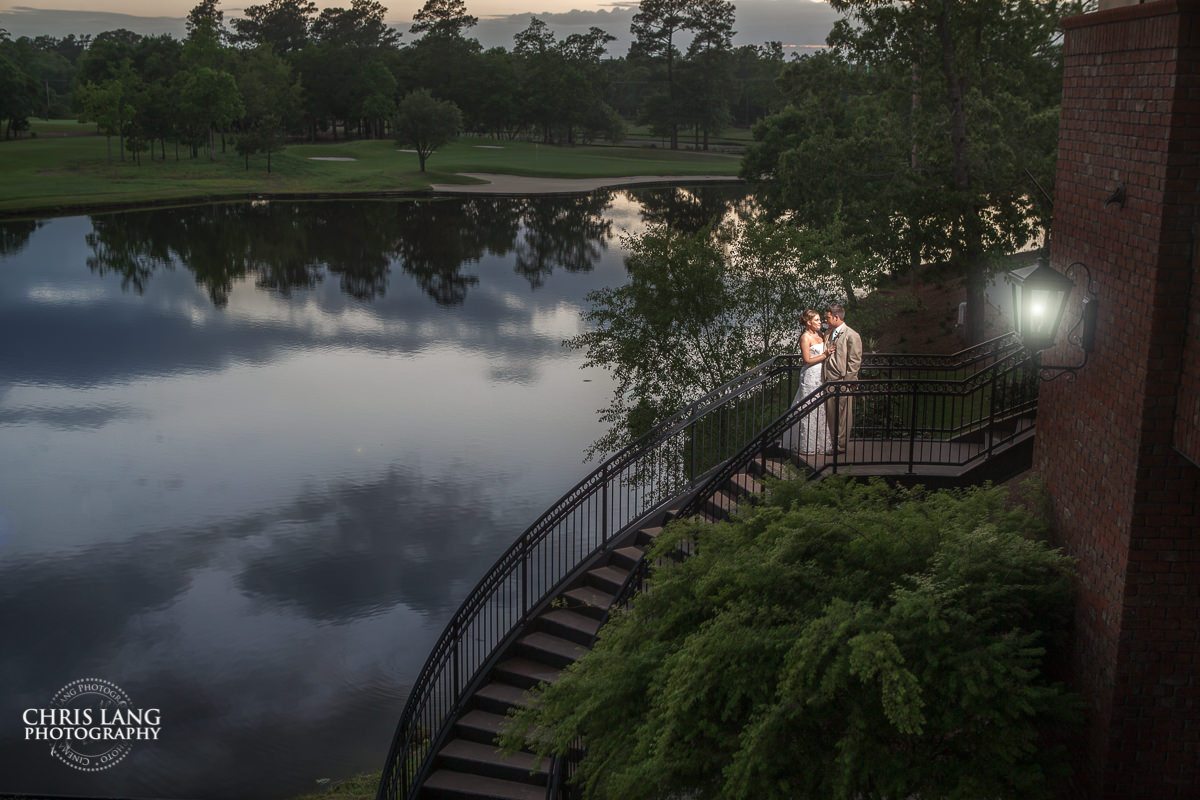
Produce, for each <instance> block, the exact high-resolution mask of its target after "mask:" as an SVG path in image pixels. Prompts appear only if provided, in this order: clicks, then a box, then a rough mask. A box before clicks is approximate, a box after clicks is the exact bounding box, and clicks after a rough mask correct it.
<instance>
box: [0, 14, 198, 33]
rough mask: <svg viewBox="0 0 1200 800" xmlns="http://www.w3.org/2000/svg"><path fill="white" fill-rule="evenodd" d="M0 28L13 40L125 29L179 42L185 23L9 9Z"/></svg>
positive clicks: (131, 16)
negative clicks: (26, 37)
mask: <svg viewBox="0 0 1200 800" xmlns="http://www.w3.org/2000/svg"><path fill="white" fill-rule="evenodd" d="M0 28H4V29H5V30H7V31H8V32H9V33H10V34H11V35H12V37H13V38H14V39H15V38H18V37H21V36H29V37H31V38H32V37H35V36H41V35H50V36H66V35H68V34H72V33H73V34H75V35H77V36H81V35H84V34H91V35H93V36H95V35H96V34H98V33H103V32H104V31H113V30H117V29H118V28H125V29H127V30H131V31H133V32H134V33H140V34H142V35H143V36H159V35H161V34H164V33H166V34H170V35H171V36H174V37H175V38H177V39H182V38H183V37H185V36H186V35H187V20H186V19H185V18H184V17H142V16H137V15H135V14H118V13H115V12H111V11H69V10H64V9H51V8H33V7H30V6H13V7H12V9H10V10H8V11H0Z"/></svg>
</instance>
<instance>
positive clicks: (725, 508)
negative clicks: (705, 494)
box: [704, 489, 738, 519]
mask: <svg viewBox="0 0 1200 800" xmlns="http://www.w3.org/2000/svg"><path fill="white" fill-rule="evenodd" d="M704 505H705V510H706V512H707V513H706V514H705V516H711V517H713V518H714V519H725V518H726V517H728V516H729V515H730V514H732V513H733V512H734V511H736V510H737V507H738V498H737V497H735V496H734V495H733V494H732V493H731V492H728V491H726V490H725V489H718V490H717V491H716V492H714V493H713V496H712V497H710V498H708V501H707V502H706V503H705V504H704Z"/></svg>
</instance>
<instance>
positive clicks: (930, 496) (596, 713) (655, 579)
mask: <svg viewBox="0 0 1200 800" xmlns="http://www.w3.org/2000/svg"><path fill="white" fill-rule="evenodd" d="M1042 532H1043V530H1042V524H1041V522H1040V521H1039V520H1038V519H1037V518H1036V517H1035V516H1033V515H1032V514H1031V513H1030V512H1028V511H1025V510H1021V509H1016V510H1013V509H1009V508H1007V507H1006V503H1005V490H1003V489H999V488H991V487H984V488H976V489H967V490H955V491H945V492H926V491H925V490H923V489H920V488H917V489H913V490H904V489H892V488H889V487H887V486H886V485H885V484H883V483H882V482H871V483H868V484H861V483H853V482H848V481H844V480H839V479H830V480H826V481H823V482H821V483H818V484H815V485H811V486H801V485H800V484H792V483H782V484H779V485H777V486H776V487H774V489H773V491H772V492H771V493H770V494H769V496H768V497H767V499H766V500H765V501H764V502H762V503H760V504H758V505H757V506H756V507H754V508H751V509H749V510H747V511H746V512H744V513H742V514H740V515H738V516H737V517H736V518H735V519H734V520H732V521H730V522H725V523H721V524H719V525H701V524H696V523H675V524H672V525H671V526H669V527H668V528H667V530H666V531H664V533H663V535H662V536H661V537H660V541H659V542H658V543H657V544H656V545H655V548H654V550H653V551H652V553H651V557H652V558H656V559H667V560H666V561H665V563H666V566H662V567H660V568H658V569H656V570H655V571H654V572H653V573H652V577H651V586H652V588H651V589H650V590H649V591H648V592H646V593H644V594H642V595H640V596H638V597H637V598H635V600H634V602H633V604H632V605H631V607H630V609H629V610H628V612H626V613H622V614H619V615H617V616H615V617H614V619H613V620H612V621H611V622H610V623H609V624H608V625H606V626H605V628H604V629H603V631H602V632H601V636H600V639H599V641H598V643H597V646H596V648H595V649H594V650H593V651H592V652H590V653H589V654H587V655H586V656H585V657H584V658H582V659H581V660H580V661H578V662H577V663H576V664H574V665H573V666H572V667H571V668H570V669H568V670H566V672H565V673H564V675H563V677H562V679H561V680H560V681H559V682H558V683H556V684H554V685H552V686H551V685H543V686H542V687H540V689H539V690H538V691H537V693H536V699H535V702H534V703H533V704H531V705H530V706H529V707H527V708H525V709H523V710H520V711H517V712H515V713H514V715H513V716H512V717H511V718H510V720H509V722H508V727H507V729H506V732H505V736H504V738H503V740H502V741H503V742H504V744H505V745H506V746H507V747H509V748H515V747H518V746H520V744H521V742H522V740H524V739H526V737H528V738H529V739H530V740H532V741H534V742H535V746H536V749H538V750H539V752H541V753H543V754H545V755H549V754H551V753H564V752H566V751H567V749H568V747H569V746H570V745H571V744H572V743H573V742H574V741H575V740H576V737H582V739H583V742H584V743H585V747H586V753H587V755H586V758H585V759H584V761H583V764H582V766H581V769H580V773H579V777H580V779H581V781H582V784H583V787H584V793H585V796H587V797H592V798H617V797H619V798H655V797H671V796H674V797H679V796H686V797H694V798H822V800H824V799H825V798H894V799H896V800H902V799H903V798H910V797H920V798H922V799H923V800H933V798H972V800H977V799H978V798H1022V800H1025V799H1026V798H1036V797H1047V796H1052V795H1053V794H1054V793H1055V791H1056V789H1057V788H1059V784H1060V781H1061V780H1062V779H1063V778H1064V777H1065V773H1066V766H1065V764H1066V760H1065V755H1064V751H1063V750H1062V748H1061V747H1059V746H1057V745H1056V744H1055V741H1056V737H1057V736H1058V735H1059V734H1061V733H1062V732H1063V730H1064V729H1066V728H1069V727H1070V726H1072V725H1073V724H1074V721H1075V718H1076V715H1077V708H1078V701H1077V699H1076V698H1075V697H1074V696H1073V695H1070V694H1068V693H1067V692H1066V691H1065V690H1064V689H1063V687H1062V686H1061V685H1059V684H1056V683H1054V682H1052V681H1051V680H1049V679H1048V677H1047V675H1046V671H1045V664H1046V661H1047V654H1048V652H1052V651H1053V650H1054V649H1055V648H1056V647H1057V646H1059V645H1060V644H1061V642H1062V639H1063V636H1064V631H1065V628H1066V625H1067V619H1068V617H1069V613H1070V596H1069V595H1070V590H1069V585H1070V576H1071V564H1070V561H1069V559H1067V558H1066V557H1065V556H1063V555H1062V554H1061V553H1059V552H1058V551H1056V550H1053V549H1051V548H1050V547H1049V546H1047V545H1046V544H1045V543H1044V542H1043V541H1041V540H1040V539H1039V538H1038V537H1039V535H1040V534H1041V533H1042ZM685 538H692V539H694V540H695V541H696V545H697V546H696V548H695V550H696V554H695V555H692V556H690V557H687V558H685V559H683V560H682V561H678V562H676V561H671V560H670V559H669V558H667V557H668V555H669V554H670V552H672V550H673V548H674V547H675V546H676V545H677V544H678V543H679V542H680V541H681V540H683V539H685Z"/></svg>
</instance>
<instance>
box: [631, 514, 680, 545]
mask: <svg viewBox="0 0 1200 800" xmlns="http://www.w3.org/2000/svg"><path fill="white" fill-rule="evenodd" d="M667 513H668V514H670V513H671V512H669V511H668V512H667ZM660 533H662V526H661V525H659V526H657V527H653V528H642V529H641V530H639V531H638V532H637V538H636V539H635V541H636V542H637V543H638V544H650V543H653V542H654V540H655V539H657V538H658V535H659V534H660Z"/></svg>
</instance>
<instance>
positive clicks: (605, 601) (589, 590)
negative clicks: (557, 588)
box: [563, 586, 613, 619]
mask: <svg viewBox="0 0 1200 800" xmlns="http://www.w3.org/2000/svg"><path fill="white" fill-rule="evenodd" d="M563 597H565V598H567V600H569V601H570V602H573V603H576V604H577V606H576V610H577V611H579V613H581V614H586V615H588V616H590V617H595V618H596V619H600V618H601V617H603V616H604V614H605V613H606V612H607V611H608V609H609V606H611V605H612V602H613V596H612V595H611V594H608V593H607V592H602V591H600V590H599V589H597V588H596V587H594V586H577V587H575V588H574V589H568V590H567V591H565V592H563Z"/></svg>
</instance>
